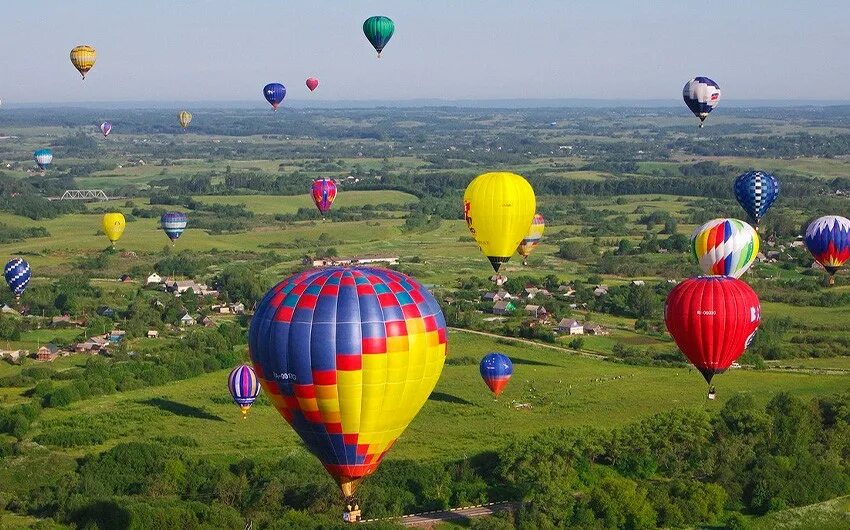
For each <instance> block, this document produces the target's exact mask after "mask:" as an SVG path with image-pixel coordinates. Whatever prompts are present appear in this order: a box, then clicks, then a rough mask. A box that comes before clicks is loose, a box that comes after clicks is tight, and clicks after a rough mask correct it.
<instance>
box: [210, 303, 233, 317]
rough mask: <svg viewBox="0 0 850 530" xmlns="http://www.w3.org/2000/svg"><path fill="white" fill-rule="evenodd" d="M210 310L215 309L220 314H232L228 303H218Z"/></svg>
mask: <svg viewBox="0 0 850 530" xmlns="http://www.w3.org/2000/svg"><path fill="white" fill-rule="evenodd" d="M210 311H214V312H216V313H218V314H219V315H229V314H230V307H229V306H226V305H218V304H216V305H213V306H210Z"/></svg>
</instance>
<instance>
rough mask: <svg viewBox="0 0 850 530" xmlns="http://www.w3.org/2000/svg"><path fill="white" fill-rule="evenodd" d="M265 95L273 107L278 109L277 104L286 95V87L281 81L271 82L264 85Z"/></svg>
mask: <svg viewBox="0 0 850 530" xmlns="http://www.w3.org/2000/svg"><path fill="white" fill-rule="evenodd" d="M263 96H264V97H265V98H266V101H268V102H269V103H271V105H272V108H273V109H274V110H277V106H278V105H280V103H281V102H282V101H283V98H285V97H286V87H285V86H283V85H282V84H280V83H269V84H268V85H266V86H264V87H263Z"/></svg>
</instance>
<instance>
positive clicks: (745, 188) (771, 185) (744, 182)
mask: <svg viewBox="0 0 850 530" xmlns="http://www.w3.org/2000/svg"><path fill="white" fill-rule="evenodd" d="M733 187H734V190H735V198H736V199H738V204H740V205H741V208H743V209H744V211H745V212H747V213H748V214H749V215H750V218H751V219H752V220H753V221H755V223H756V225H758V222H759V221H760V220H761V218H762V217H763V216H764V214H765V213H766V212H767V209H768V208H770V206H771V205H772V204H773V202H774V201H775V200H776V198H777V197H778V196H779V180H777V178H776V177H774V176H773V175H771V174H770V173H765V172H764V171H747V172H746V173H744V174H742V175H738V177H737V178H736V179H735V184H734V186H733Z"/></svg>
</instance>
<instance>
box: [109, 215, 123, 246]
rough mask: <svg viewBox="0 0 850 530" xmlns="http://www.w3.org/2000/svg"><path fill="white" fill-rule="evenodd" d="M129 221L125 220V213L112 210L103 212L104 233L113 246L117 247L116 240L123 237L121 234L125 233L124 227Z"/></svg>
mask: <svg viewBox="0 0 850 530" xmlns="http://www.w3.org/2000/svg"><path fill="white" fill-rule="evenodd" d="M126 226H127V222H126V221H125V220H124V214H122V213H121V212H110V213H105V214H103V233H104V234H106V237H107V238H108V239H109V242H110V243H112V248H115V242H116V241H118V240H119V239H121V234H123V233H124V227H126Z"/></svg>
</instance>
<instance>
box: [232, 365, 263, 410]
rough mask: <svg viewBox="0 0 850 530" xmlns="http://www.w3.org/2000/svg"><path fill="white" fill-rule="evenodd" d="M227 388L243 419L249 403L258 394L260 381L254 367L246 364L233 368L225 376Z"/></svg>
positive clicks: (249, 406) (251, 402) (252, 401)
mask: <svg viewBox="0 0 850 530" xmlns="http://www.w3.org/2000/svg"><path fill="white" fill-rule="evenodd" d="M227 389H228V390H230V396H231V397H232V398H233V402H234V403H236V404H237V405H239V410H240V411H241V412H242V419H245V418H246V416H247V415H248V410H249V409H250V408H251V405H253V404H254V401H256V400H257V396H259V395H260V381H259V380H258V379H257V374H255V373H254V369H253V368H251V367H250V366H248V365H247V364H243V365H241V366H237V367H236V368H234V369H233V370H232V371H231V372H230V375H229V376H227Z"/></svg>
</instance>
